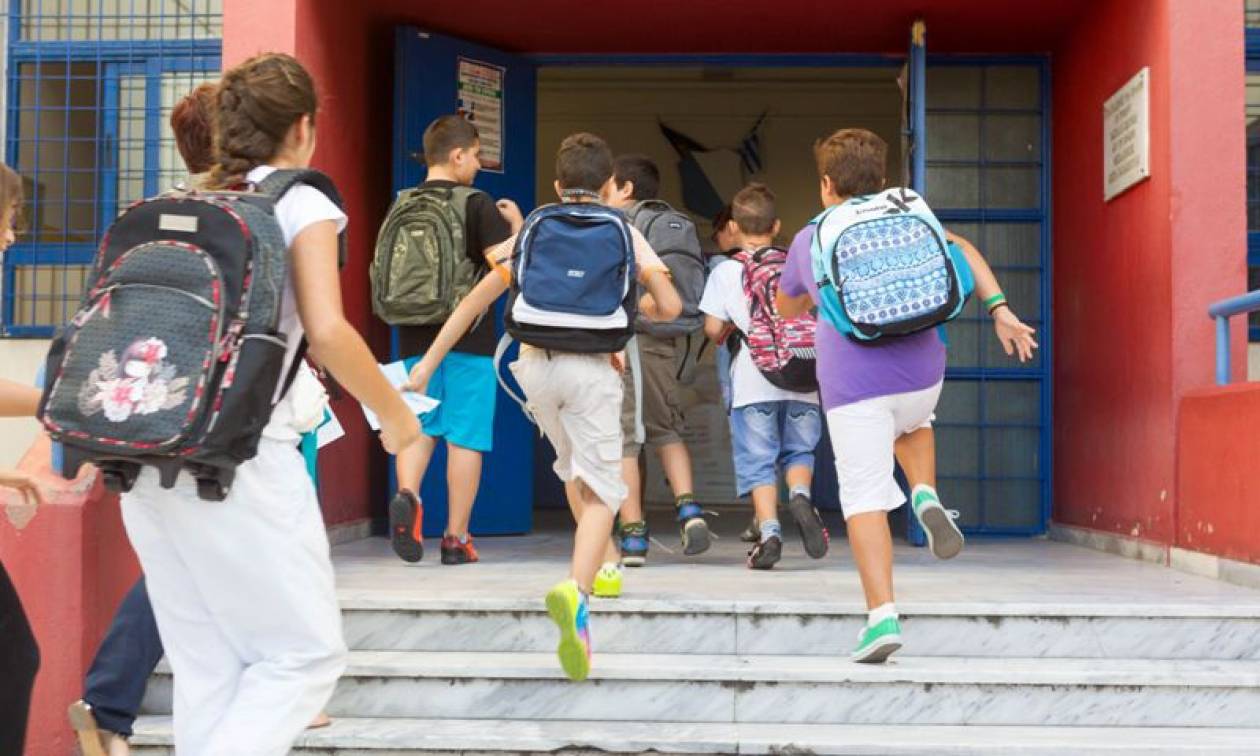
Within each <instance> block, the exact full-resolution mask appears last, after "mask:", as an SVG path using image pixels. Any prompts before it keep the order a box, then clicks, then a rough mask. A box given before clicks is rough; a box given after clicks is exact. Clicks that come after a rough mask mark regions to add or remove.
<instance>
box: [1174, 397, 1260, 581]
mask: <svg viewBox="0 0 1260 756" xmlns="http://www.w3.org/2000/svg"><path fill="white" fill-rule="evenodd" d="M1257 422H1260V384H1256V383H1249V384H1241V385H1236V386H1229V387H1227V388H1212V389H1199V390H1197V391H1192V392H1190V393H1189V395H1188V396H1186V398H1185V399H1184V400H1183V401H1182V403H1181V416H1180V432H1179V433H1178V439H1177V481H1178V485H1177V502H1178V512H1177V540H1176V545H1177V546H1180V547H1181V548H1183V549H1190V550H1192V551H1202V552H1206V553H1209V554H1215V555H1217V556H1222V557H1226V558H1228V559H1236V560H1239V561H1245V562H1255V563H1258V564H1260V507H1257V506H1256V504H1255V493H1254V492H1255V468H1256V460H1258V459H1260V433H1257V432H1256V424H1257Z"/></svg>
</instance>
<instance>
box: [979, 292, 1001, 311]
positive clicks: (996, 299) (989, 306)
mask: <svg viewBox="0 0 1260 756" xmlns="http://www.w3.org/2000/svg"><path fill="white" fill-rule="evenodd" d="M1005 301H1006V295H1005V294H1003V293H1002V292H1000V291H999V292H998V293H997V294H994V295H993V296H991V297H989V298H988V299H986V300H984V309H986V310H990V311H992V310H993V308H994V307H997V306H998V305H1000V304H1002V303H1003V302H1005Z"/></svg>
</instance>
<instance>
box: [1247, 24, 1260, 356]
mask: <svg viewBox="0 0 1260 756" xmlns="http://www.w3.org/2000/svg"><path fill="white" fill-rule="evenodd" d="M1245 9H1246V23H1247V30H1246V43H1247V119H1246V121H1247V289H1248V291H1255V290H1256V289H1260V0H1247V2H1246V6H1245ZM1248 326H1249V327H1248V329H1247V332H1248V337H1249V339H1250V340H1251V341H1255V342H1260V313H1252V314H1251V315H1250V316H1248Z"/></svg>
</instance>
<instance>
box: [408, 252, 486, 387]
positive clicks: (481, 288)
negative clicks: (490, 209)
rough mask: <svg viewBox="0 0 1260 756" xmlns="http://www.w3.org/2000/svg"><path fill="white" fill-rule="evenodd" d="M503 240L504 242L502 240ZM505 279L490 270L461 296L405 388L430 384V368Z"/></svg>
mask: <svg viewBox="0 0 1260 756" xmlns="http://www.w3.org/2000/svg"><path fill="white" fill-rule="evenodd" d="M505 243H506V242H505ZM507 288H508V282H507V280H506V278H505V277H504V275H503V274H502V273H501V272H499V271H497V270H492V271H490V272H489V273H487V274H486V275H485V276H484V277H483V278H482V279H481V282H480V283H478V284H477V285H476V286H474V287H473V290H472V291H470V292H469V293H468V296H466V297H464V300H463V301H462V302H460V303H459V306H457V307H456V308H455V311H454V312H452V313H451V316H450V317H449V318H448V319H447V320H446V325H444V326H442V330H441V331H438V335H437V338H436V339H434V340H433V344H432V346H430V347H429V349H428V351H426V352H425V353H424V357H423V359H421V360H420V361H419V362H418V363H416V366H415V367H413V368H412V369H411V376H410V382H409V383H408V384H407V386H406V387H405V388H406V389H407V390H408V391H415V392H416V393H418V394H423V393H424V391H425V389H426V388H428V386H429V379H430V378H432V377H433V371H435V370H437V367H438V365H440V364H442V360H443V359H445V358H446V355H447V353H448V352H450V351H451V348H452V347H454V346H455V344H456V343H457V342H458V341H459V340H460V339H461V338H463V336H464V334H465V333H468V329H469V328H471V327H472V324H473V323H475V322H476V320H477V318H478V317H479V316H480V315H481V313H483V312H485V311H486V310H487V309H489V308H490V306H491V305H493V304H494V301H495V300H496V299H498V298H499V297H500V296H501V295H502V294H503V292H505V291H507Z"/></svg>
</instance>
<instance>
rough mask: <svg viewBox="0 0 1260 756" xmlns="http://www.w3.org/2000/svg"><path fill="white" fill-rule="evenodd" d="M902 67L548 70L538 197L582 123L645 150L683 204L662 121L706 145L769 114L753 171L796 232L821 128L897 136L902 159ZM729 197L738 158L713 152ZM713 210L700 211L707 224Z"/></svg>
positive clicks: (542, 97) (541, 92)
mask: <svg viewBox="0 0 1260 756" xmlns="http://www.w3.org/2000/svg"><path fill="white" fill-rule="evenodd" d="M896 75H897V69H896V68H698V67H689V68H682V67H679V68H673V67H597V68H569V67H557V68H542V69H540V70H539V75H538V164H539V166H540V167H546V168H547V170H539V172H538V195H537V196H538V197H539V201H542V200H543V198H546V199H547V200H548V201H553V199H554V197H555V190H554V189H553V188H552V181H553V180H554V178H555V176H554V175H553V173H552V171H551V170H550V166H551V165H552V164H553V162H554V156H555V153H556V148H557V147H559V145H560V141H561V140H562V139H564V137H565V136H567V135H569V134H571V133H573V132H575V131H592V132H594V133H596V134H599V135H600V136H602V137H604V139H606V140H608V143H609V145H610V146H611V147H612V149H613V151H614V152H616V153H626V152H639V153H643V154H646V155H649V156H651V157H652V158H653V159H655V160H656V162H657V164H658V165H659V166H660V167H661V174H662V182H661V195H662V197H663V198H664V199H666V200H667V201H669V202H670V203H671V204H673V205H675V206H676V207H679V208H681V207H682V188H681V185H680V182H679V178H678V169H677V167H676V164H677V161H678V157H677V153H676V152H675V151H674V150H673V148H672V147H671V146H670V144H669V142H668V141H667V140H666V139H665V137H664V136H663V135H662V134H661V131H660V128H659V127H658V125H657V124H658V122H664V123H665V124H667V125H669V126H670V127H671V128H674V129H675V130H677V131H680V132H682V133H684V134H686V135H687V136H689V137H691V138H692V139H694V140H696V141H697V142H700V143H701V144H702V145H704V146H706V147H734V146H736V145H738V144H739V143H740V140H741V139H742V138H743V137H744V136H745V135H746V134H747V133H748V131H749V129H750V128H751V127H752V126H753V125H754V124H755V123H756V121H757V118H758V117H759V116H760V115H761V114H762V113H767V116H766V120H765V123H764V126H763V129H762V131H761V150H760V153H761V156H762V160H763V163H764V169H763V170H762V171H761V172H759V173H757V174H755V175H754V176H751V178H752V179H755V180H757V181H763V182H765V183H767V184H768V185H769V186H770V188H771V189H773V190H774V191H775V193H776V194H777V195H778V201H779V202H778V204H779V212H780V215H781V216H782V218H783V229H784V235H785V237H786V238H787V240H790V238H791V235H793V234H795V233H796V231H798V230H799V229H800V228H801V227H802V226H804V225H805V223H807V222H808V221H809V219H810V218H812V217H813V216H814V215H815V214H817V213H818V211H819V210H821V209H822V208H821V205H820V204H819V200H818V174H817V171H816V170H815V168H814V159H813V152H812V147H813V144H814V141H815V140H816V139H818V138H819V137H820V136H825V135H826V134H829V133H830V132H832V131H834V130H836V129H838V128H841V127H845V126H861V127H864V128H868V129H870V130H872V131H874V132H875V133H877V134H879V135H880V136H882V137H883V138H884V139H885V140H887V141H888V143H889V166H890V167H891V168H890V170H899V169H897V168H896V166H899V165H900V164H901V158H900V155H901V136H900V134H901V116H900V112H901V93H900V91H899V90H898V88H897V84H896ZM706 163H707V165H706V168H707V169H708V170H709V173H710V176H711V177H713V178H715V179H716V180H717V182H719V185H718V190H719V192H722V193H723V195H724V197H723V198H724V199H729V198H730V195H731V194H733V193H734V191H736V190H738V189H739V187H740V186H741V185H742V180H741V179H742V177H741V173H740V170H739V158H738V157H737V156H736V155H735V153H734V152H730V151H728V152H724V153H720V154H717V155H714V156H712V157H710V158H707V159H706ZM708 220H709V219H708V218H697V222H698V223H699V224H700V225H701V227H702V230H707V228H708V224H707V221H708Z"/></svg>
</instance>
